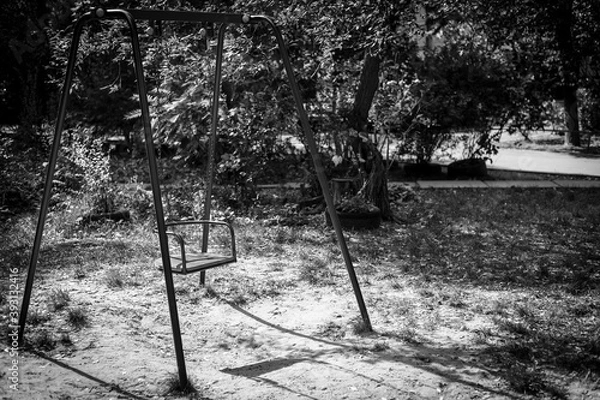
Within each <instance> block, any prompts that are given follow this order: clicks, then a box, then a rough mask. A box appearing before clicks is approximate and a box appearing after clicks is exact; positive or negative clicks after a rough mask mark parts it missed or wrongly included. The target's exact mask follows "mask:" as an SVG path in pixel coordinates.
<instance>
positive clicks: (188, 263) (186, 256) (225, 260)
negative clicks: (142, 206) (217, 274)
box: [154, 220, 237, 275]
mask: <svg viewBox="0 0 600 400" xmlns="http://www.w3.org/2000/svg"><path fill="white" fill-rule="evenodd" d="M190 225H191V226H194V225H201V226H203V227H204V229H208V227H209V226H222V227H224V228H226V230H227V232H228V236H229V240H230V248H229V252H226V251H218V252H212V251H206V252H202V251H190V250H189V247H191V246H189V243H186V240H185V236H184V235H183V234H181V233H179V232H175V230H174V228H176V227H181V226H190ZM165 226H166V229H167V232H166V233H167V237H168V238H173V239H174V241H175V243H176V244H177V248H176V249H174V250H175V251H174V253H175V254H172V251H171V248H170V247H169V259H170V260H171V272H172V273H174V274H180V275H185V274H190V273H193V272H198V271H206V270H207V269H210V268H215V267H219V266H221V265H226V264H231V263H234V262H236V261H237V257H236V251H235V234H234V231H233V227H232V226H231V225H230V224H228V223H227V222H223V221H206V220H198V221H181V222H170V223H167V224H165ZM223 253H225V254H223ZM154 265H155V266H156V267H157V268H159V269H161V270H163V269H164V266H163V260H162V258H158V259H156V260H155V261H154Z"/></svg>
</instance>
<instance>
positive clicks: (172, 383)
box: [164, 373, 198, 398]
mask: <svg viewBox="0 0 600 400" xmlns="http://www.w3.org/2000/svg"><path fill="white" fill-rule="evenodd" d="M164 385H165V386H166V389H165V393H164V395H165V396H188V397H189V398H196V395H197V394H198V389H196V387H195V384H194V382H193V380H192V379H191V378H190V377H189V376H188V377H187V383H186V384H185V385H184V386H182V384H181V380H180V379H179V374H177V373H171V374H169V376H168V377H167V379H166V381H165V383H164Z"/></svg>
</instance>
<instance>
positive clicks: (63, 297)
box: [48, 289, 71, 311]
mask: <svg viewBox="0 0 600 400" xmlns="http://www.w3.org/2000/svg"><path fill="white" fill-rule="evenodd" d="M70 302H71V296H70V295H69V293H68V292H67V291H66V290H64V289H54V290H53V291H52V292H50V296H49V298H48V308H49V309H50V310H51V311H60V310H63V309H65V308H66V307H67V306H68V305H69V303H70Z"/></svg>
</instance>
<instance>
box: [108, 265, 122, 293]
mask: <svg viewBox="0 0 600 400" xmlns="http://www.w3.org/2000/svg"><path fill="white" fill-rule="evenodd" d="M104 282H105V283H106V286H108V287H109V288H113V289H121V288H122V287H123V286H125V278H124V277H123V274H122V273H121V270H120V269H118V268H110V269H109V270H107V271H106V274H105V276H104Z"/></svg>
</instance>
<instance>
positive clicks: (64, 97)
mask: <svg viewBox="0 0 600 400" xmlns="http://www.w3.org/2000/svg"><path fill="white" fill-rule="evenodd" d="M89 19H90V16H84V17H82V18H80V19H79V20H78V21H77V23H76V25H75V30H74V32H73V40H72V42H71V50H70V52H69V61H68V63H67V72H66V75H65V82H64V85H63V89H62V93H61V97H60V103H59V108H58V116H57V120H56V126H55V129H54V138H53V142H52V149H51V150H50V159H49V161H48V167H47V168H48V169H47V170H46V181H45V183H44V191H43V194H42V204H41V206H40V212H39V215H38V221H37V226H36V229H35V238H34V240H33V248H32V250H31V256H30V258H29V269H28V270H27V280H26V282H25V289H24V292H23V301H22V302H21V312H20V314H19V343H20V345H21V346H23V345H24V344H25V336H24V335H25V324H26V322H27V313H28V311H29V302H30V300H31V291H32V288H33V281H34V279H35V271H36V267H37V262H38V258H39V254H40V247H41V245H42V237H43V235H44V224H45V222H46V217H47V216H48V205H49V202H50V197H51V195H52V182H53V180H54V173H55V170H56V161H57V159H58V151H59V149H60V141H61V137H62V131H63V129H64V122H65V116H66V112H67V101H68V99H69V91H70V89H71V85H72V84H73V72H74V69H75V61H76V59H77V49H78V47H79V38H80V37H81V32H82V30H83V27H84V25H85V24H86V22H87V21H88V20H89Z"/></svg>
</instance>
